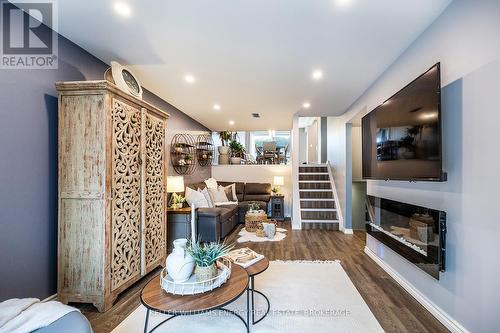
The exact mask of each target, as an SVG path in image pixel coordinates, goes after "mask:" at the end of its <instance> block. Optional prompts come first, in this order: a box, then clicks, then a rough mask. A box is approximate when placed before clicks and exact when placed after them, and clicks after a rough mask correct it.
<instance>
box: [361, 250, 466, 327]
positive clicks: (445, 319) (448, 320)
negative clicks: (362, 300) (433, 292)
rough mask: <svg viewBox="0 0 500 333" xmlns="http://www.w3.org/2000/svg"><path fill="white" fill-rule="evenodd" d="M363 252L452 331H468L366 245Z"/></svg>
mask: <svg viewBox="0 0 500 333" xmlns="http://www.w3.org/2000/svg"><path fill="white" fill-rule="evenodd" d="M365 253H366V254H367V255H368V256H369V257H370V258H371V259H372V260H373V261H375V263H376V264H377V265H379V266H380V267H381V268H382V269H383V270H384V271H385V272H386V273H387V274H389V275H390V276H391V277H392V278H393V279H394V280H396V282H397V283H398V284H399V285H400V286H401V287H403V289H404V290H406V291H407V292H408V293H409V294H410V295H411V296H412V297H413V298H415V300H416V301H417V302H419V303H420V304H421V305H422V306H423V307H424V308H426V309H427V311H429V312H430V313H431V314H432V315H433V316H434V317H435V318H436V319H437V320H439V321H440V322H441V324H443V325H444V326H446V328H447V329H449V330H450V331H451V332H453V333H470V332H469V331H468V330H467V329H466V328H465V327H463V326H462V325H461V324H460V323H459V322H457V321H456V320H455V319H453V318H452V317H451V316H450V315H449V314H448V313H446V312H445V311H444V310H443V309H441V308H440V307H439V306H437V305H436V304H435V303H434V302H432V301H431V300H430V299H428V298H427V297H426V296H425V295H423V294H422V293H421V292H420V291H419V290H418V289H417V288H416V287H415V286H414V285H412V284H411V283H410V282H408V280H406V279H405V278H404V277H402V276H401V275H400V274H399V273H398V272H396V271H395V270H394V269H393V268H392V267H391V266H390V265H389V264H387V263H386V262H385V261H384V260H382V259H381V258H379V256H377V254H376V253H375V252H373V251H372V250H371V249H370V248H368V246H365Z"/></svg>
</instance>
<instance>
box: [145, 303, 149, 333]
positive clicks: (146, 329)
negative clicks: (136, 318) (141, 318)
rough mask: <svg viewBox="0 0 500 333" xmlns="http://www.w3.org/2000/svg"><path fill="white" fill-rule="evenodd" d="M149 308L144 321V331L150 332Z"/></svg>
mask: <svg viewBox="0 0 500 333" xmlns="http://www.w3.org/2000/svg"><path fill="white" fill-rule="evenodd" d="M148 321H149V309H148V312H146V322H145V323H144V333H148Z"/></svg>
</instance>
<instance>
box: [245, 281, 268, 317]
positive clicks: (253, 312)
mask: <svg viewBox="0 0 500 333" xmlns="http://www.w3.org/2000/svg"><path fill="white" fill-rule="evenodd" d="M250 290H251V291H252V325H255V324H257V323H259V322H260V321H261V320H262V319H264V318H265V317H266V316H267V314H268V313H269V310H270V309H271V303H270V302H269V299H268V298H267V296H266V295H264V294H263V293H262V292H260V291H258V290H255V281H254V277H253V276H251V277H250ZM254 293H257V294H259V295H261V296H262V297H264V299H265V300H266V302H267V309H266V313H264V315H262V317H260V318H259V319H258V320H255V303H254Z"/></svg>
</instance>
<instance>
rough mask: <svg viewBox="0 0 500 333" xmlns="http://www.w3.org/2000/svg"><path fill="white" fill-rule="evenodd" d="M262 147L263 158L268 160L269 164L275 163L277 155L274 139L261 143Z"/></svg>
mask: <svg viewBox="0 0 500 333" xmlns="http://www.w3.org/2000/svg"><path fill="white" fill-rule="evenodd" d="M262 148H263V150H264V159H265V160H266V161H268V160H269V161H270V162H271V164H275V162H276V158H277V157H278V152H277V150H276V141H268V142H264V143H262Z"/></svg>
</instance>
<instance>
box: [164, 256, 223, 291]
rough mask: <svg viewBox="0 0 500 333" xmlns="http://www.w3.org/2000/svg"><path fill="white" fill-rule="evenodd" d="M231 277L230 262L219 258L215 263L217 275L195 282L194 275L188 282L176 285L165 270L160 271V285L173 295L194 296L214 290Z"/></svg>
mask: <svg viewBox="0 0 500 333" xmlns="http://www.w3.org/2000/svg"><path fill="white" fill-rule="evenodd" d="M230 276H231V260H229V259H228V258H221V259H219V260H218V261H217V275H216V276H215V277H213V278H211V279H207V280H205V281H196V277H195V275H194V274H193V275H191V277H190V278H189V280H187V281H186V282H182V283H177V282H174V281H173V280H172V278H171V277H170V276H168V274H167V270H166V268H164V269H163V270H162V271H161V274H160V285H161V288H162V289H163V290H165V291H166V292H167V293H170V294H174V295H195V294H201V293H205V292H207V291H211V290H214V289H215V288H218V287H220V286H222V285H223V284H224V283H225V282H226V281H227V280H228V279H229V277H230Z"/></svg>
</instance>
